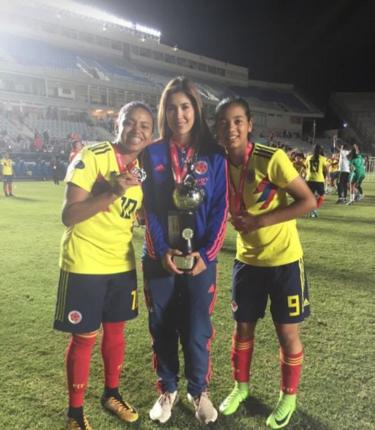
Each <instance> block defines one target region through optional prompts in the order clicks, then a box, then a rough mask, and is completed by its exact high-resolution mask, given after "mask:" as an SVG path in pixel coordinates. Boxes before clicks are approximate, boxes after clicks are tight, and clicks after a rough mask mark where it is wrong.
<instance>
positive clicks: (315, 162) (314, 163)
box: [310, 143, 324, 172]
mask: <svg viewBox="0 0 375 430" xmlns="http://www.w3.org/2000/svg"><path fill="white" fill-rule="evenodd" d="M320 155H324V151H323V147H322V146H320V145H319V144H318V143H317V144H316V145H315V146H314V150H313V156H312V157H311V161H310V162H311V170H312V171H313V172H317V171H318V170H319V156H320Z"/></svg>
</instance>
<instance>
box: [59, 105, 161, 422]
mask: <svg viewBox="0 0 375 430" xmlns="http://www.w3.org/2000/svg"><path fill="white" fill-rule="evenodd" d="M117 121H118V137H117V141H116V142H115V143H114V144H111V143H110V142H102V143H98V144H95V145H92V146H88V147H86V148H84V149H83V150H82V152H81V153H80V154H78V155H77V156H76V157H75V158H74V160H73V162H72V163H71V164H70V166H69V168H68V173H67V177H66V181H67V189H66V197H65V202H64V206H63V212H62V219H63V222H64V224H65V225H66V227H67V229H66V231H65V234H64V236H63V239H62V243H61V254H60V268H61V271H60V280H59V288H58V295H57V305H56V314H55V324H54V327H55V328H56V329H57V330H61V331H66V332H70V333H72V336H71V339H70V342H69V345H68V349H67V354H66V366H67V380H68V389H69V411H68V429H70V430H76V429H84V430H89V429H91V426H90V424H89V422H88V420H87V418H86V416H85V415H84V414H83V402H84V394H85V390H86V387H87V383H88V377H89V366H90V358H91V351H92V348H93V346H94V344H95V341H96V337H97V334H98V329H99V328H100V325H101V324H102V327H103V338H102V345H101V350H102V356H103V361H104V372H105V389H104V393H103V397H102V405H103V407H104V408H105V409H107V410H109V411H110V412H112V413H114V414H115V415H117V416H118V417H119V418H120V419H121V420H123V421H127V422H132V421H136V420H137V419H138V413H137V411H136V410H135V409H134V408H133V407H132V406H130V405H129V404H128V403H127V402H126V401H125V400H123V399H122V397H121V395H120V393H119V382H120V372H121V368H122V364H123V360H124V351H125V340H124V325H125V323H124V321H126V320H129V319H132V318H135V317H136V316H137V313H138V301H137V280H136V273H135V257H134V250H133V245H132V226H133V221H134V219H135V213H136V210H137V209H139V208H140V206H141V203H142V190H141V187H140V182H139V180H138V178H137V177H136V176H134V175H135V174H134V169H136V168H137V166H138V162H137V156H138V154H139V153H140V151H142V150H143V149H144V148H145V146H146V145H148V144H149V143H150V141H151V136H152V130H153V119H152V114H151V111H150V109H149V108H148V107H147V106H146V105H144V104H143V103H141V102H132V103H129V104H127V105H125V106H124V107H123V108H122V109H121V110H120V112H119V115H118V120H117Z"/></svg>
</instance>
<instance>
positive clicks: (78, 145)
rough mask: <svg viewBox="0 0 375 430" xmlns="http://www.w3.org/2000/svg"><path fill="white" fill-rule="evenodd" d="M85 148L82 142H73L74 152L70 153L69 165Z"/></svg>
mask: <svg viewBox="0 0 375 430" xmlns="http://www.w3.org/2000/svg"><path fill="white" fill-rule="evenodd" d="M83 146H84V145H83V143H82V142H81V140H73V142H72V150H71V151H70V153H69V163H71V161H72V160H73V158H74V157H75V156H76V155H77V154H78V153H79V152H80V151H81V150H82V148H83Z"/></svg>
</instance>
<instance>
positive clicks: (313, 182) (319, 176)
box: [306, 144, 328, 218]
mask: <svg viewBox="0 0 375 430" xmlns="http://www.w3.org/2000/svg"><path fill="white" fill-rule="evenodd" d="M327 171H328V162H327V159H326V157H324V152H323V148H322V147H321V146H320V145H318V144H317V145H315V146H314V151H313V154H312V155H309V156H308V157H307V159H306V182H307V185H308V186H309V188H310V190H311V191H312V192H313V193H314V194H315V196H316V205H317V207H318V209H319V208H320V207H321V206H322V204H323V202H324V184H325V177H326V175H327ZM311 217H312V218H317V217H318V211H317V210H313V211H311Z"/></svg>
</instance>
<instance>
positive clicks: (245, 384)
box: [216, 98, 316, 429]
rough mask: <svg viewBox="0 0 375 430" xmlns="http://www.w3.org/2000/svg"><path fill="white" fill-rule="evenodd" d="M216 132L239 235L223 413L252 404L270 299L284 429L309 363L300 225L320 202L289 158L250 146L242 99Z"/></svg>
mask: <svg viewBox="0 0 375 430" xmlns="http://www.w3.org/2000/svg"><path fill="white" fill-rule="evenodd" d="M216 129H217V135H218V139H219V142H220V143H221V144H223V145H224V146H225V148H226V150H227V154H228V167H229V173H230V211H231V215H232V218H231V222H232V224H233V227H234V228H235V230H237V232H238V236H237V253H236V259H235V263H234V267H233V288H232V311H233V316H234V319H235V320H236V328H235V332H234V334H233V343H232V365H233V377H234V380H235V387H234V389H233V390H232V392H231V393H230V394H229V396H228V397H227V398H226V399H225V400H224V401H223V402H222V404H221V405H220V411H221V412H222V413H223V414H224V415H230V414H233V413H234V412H235V411H236V410H237V409H238V407H239V406H240V403H241V402H242V401H244V400H245V399H246V398H247V397H248V396H249V379H250V364H251V359H252V352H253V345H254V336H255V327H256V324H257V320H258V319H259V318H263V316H264V314H265V309H266V305H267V300H268V297H270V300H271V308H270V309H271V314H272V318H273V321H274V325H275V329H276V333H277V336H278V338H279V344H280V366H281V391H280V397H279V401H278V403H277V405H276V407H275V409H274V411H273V412H272V413H271V414H270V416H269V417H268V419H267V425H268V426H269V427H271V428H272V429H278V428H282V427H284V426H286V425H287V424H288V422H289V420H290V418H291V416H292V414H293V412H294V410H295V408H296V392H297V387H298V383H299V379H300V375H301V367H302V360H303V347H302V343H301V340H300V337H299V324H298V323H299V322H301V321H303V319H304V318H306V317H307V316H308V315H309V312H310V310H309V308H310V306H309V301H308V291H307V283H306V279H305V273H304V268H303V260H302V255H303V252H302V248H301V244H300V241H299V237H298V232H297V228H296V221H295V218H298V217H301V216H302V215H304V214H305V213H306V212H308V211H310V210H312V209H314V208H315V206H316V200H315V198H314V196H313V195H312V193H311V191H310V190H309V188H308V187H307V185H306V183H305V182H304V180H303V179H302V178H301V177H300V176H299V174H298V172H297V171H296V170H295V168H294V167H293V165H292V163H291V161H290V160H289V159H288V157H287V155H286V154H285V153H284V151H282V150H281V149H278V148H270V147H268V146H265V145H261V144H258V143H252V142H250V141H249V140H248V135H249V133H250V132H251V130H252V121H251V116H250V111H249V106H248V104H247V102H246V101H245V100H244V99H241V98H228V99H224V100H222V101H221V102H220V103H219V104H218V106H217V108H216ZM287 195H289V196H291V197H292V199H293V202H292V203H289V202H288V199H287Z"/></svg>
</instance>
